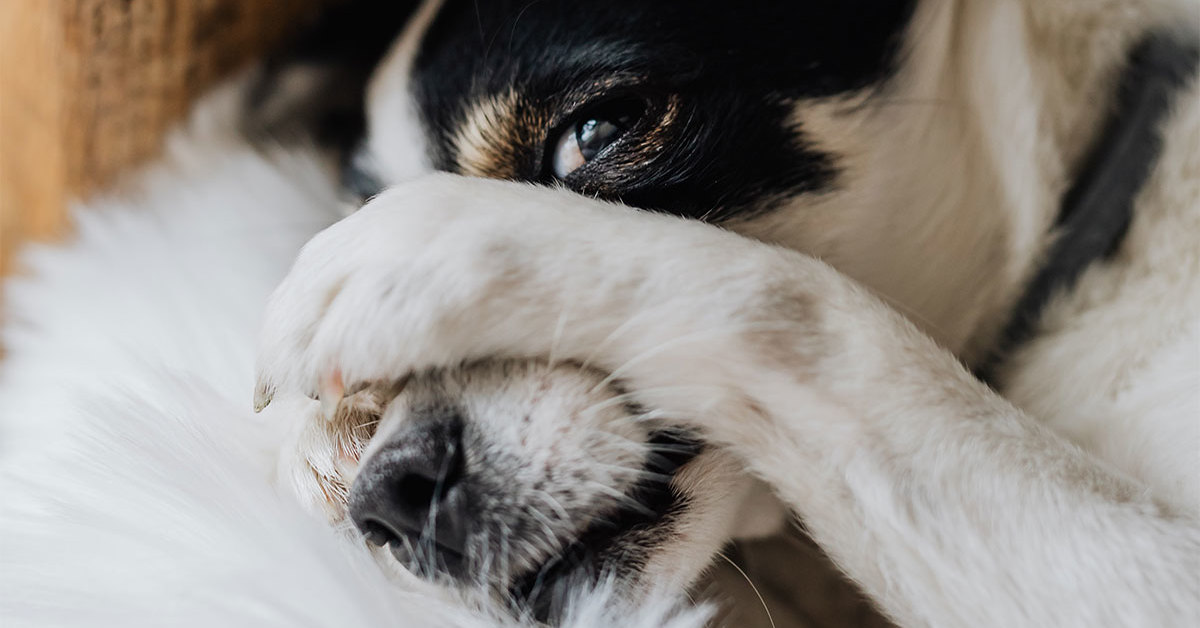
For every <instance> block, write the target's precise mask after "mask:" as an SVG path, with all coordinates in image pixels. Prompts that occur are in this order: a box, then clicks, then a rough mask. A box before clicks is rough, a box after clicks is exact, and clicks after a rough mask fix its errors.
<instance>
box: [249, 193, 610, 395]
mask: <svg viewBox="0 0 1200 628" xmlns="http://www.w3.org/2000/svg"><path fill="white" fill-rule="evenodd" d="M563 197H565V199H566V201H567V203H566V204H567V205H570V204H571V201H575V204H578V201H584V204H585V205H586V204H588V203H590V202H588V201H586V199H580V198H579V197H573V196H572V195H568V194H566V193H563V192H556V191H551V190H535V189H534V188H532V187H531V186H528V185H521V184H513V183H503V182H496V181H485V180H478V179H466V178H462V177H453V176H448V175H437V176H431V177H427V178H425V179H422V180H419V181H416V182H413V183H409V184H407V185H404V186H400V187H398V188H394V189H392V190H390V191H388V192H386V193H384V194H382V195H380V196H379V197H377V198H375V199H374V200H372V201H371V202H370V203H368V204H367V205H366V206H365V207H364V208H363V209H362V210H360V211H359V212H358V213H356V214H354V215H352V216H350V217H348V218H346V219H345V220H343V221H341V222H339V223H338V224H336V225H334V226H332V227H330V228H329V229H327V230H326V231H324V232H322V233H321V234H319V235H317V236H316V237H315V238H314V239H313V240H312V241H311V242H309V243H308V244H307V245H306V246H305V247H304V249H303V250H302V251H301V253H300V255H299V257H298V259H297V260H296V263H295V264H294V266H293V267H292V269H291V271H290V273H289V274H288V276H287V277H286V278H285V279H284V281H283V283H282V284H281V285H280V286H279V288H278V289H277V290H276V291H275V293H274V295H272V298H271V300H270V303H269V304H268V308H267V314H266V317H265V322H264V327H263V332H262V335H261V338H260V346H259V362H258V373H259V379H258V387H257V391H256V405H257V407H259V408H260V409H261V407H263V406H265V405H266V403H268V402H269V401H270V399H271V398H272V396H273V394H274V392H275V391H276V390H277V389H281V388H282V389H290V390H296V391H299V392H303V393H305V394H308V395H310V396H314V397H316V396H319V395H320V393H321V391H322V389H325V390H327V391H331V390H333V391H336V389H337V388H338V387H339V386H340V385H341V383H343V382H344V383H346V385H347V386H349V387H354V386H357V385H359V384H362V383H365V382H374V381H380V380H388V379H393V380H394V379H397V378H399V377H401V376H403V375H404V374H406V373H408V372H411V371H413V370H415V369H421V368H426V367H434V366H441V365H446V364H453V363H458V362H461V361H464V360H469V359H472V358H477V357H492V356H495V355H527V356H537V355H544V354H547V353H549V352H550V351H549V350H550V348H551V347H550V346H549V344H548V343H549V342H550V340H551V337H552V336H553V332H554V327H555V322H556V318H557V317H559V316H563V315H569V314H570V313H569V312H568V311H566V310H569V309H570V308H569V307H567V306H568V304H567V303H565V301H564V296H565V295H564V290H566V287H565V286H564V285H563V281H564V280H565V279H567V278H570V279H571V280H572V282H575V283H580V282H581V283H584V284H587V283H594V282H595V281H596V280H597V279H603V278H600V277H595V276H594V273H590V272H588V269H589V268H595V264H596V262H595V261H594V260H592V261H589V259H588V258H589V256H590V254H591V253H592V252H594V251H595V250H596V247H589V246H586V245H581V246H576V247H573V248H571V249H570V250H566V249H565V248H564V244H565V243H564V242H563V241H562V240H561V239H559V238H558V237H557V234H558V233H561V232H563V231H569V230H571V227H570V226H569V225H568V224H565V223H564V218H566V219H568V220H569V218H570V216H569V212H570V211H571V208H569V207H568V208H566V209H564V208H563V207H562V206H561V205H562V204H561V203H556V202H555V201H561V200H562V198H563ZM593 204H594V203H593ZM591 209H592V210H593V211H595V208H591ZM585 222H586V221H585ZM337 392H339V393H340V392H341V391H337ZM350 392H353V391H350Z"/></svg>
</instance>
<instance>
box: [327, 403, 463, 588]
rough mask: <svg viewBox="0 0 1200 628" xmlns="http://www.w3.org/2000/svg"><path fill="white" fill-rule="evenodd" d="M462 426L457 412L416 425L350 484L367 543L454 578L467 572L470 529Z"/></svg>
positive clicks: (424, 419) (406, 429)
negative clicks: (465, 566) (388, 548)
mask: <svg viewBox="0 0 1200 628" xmlns="http://www.w3.org/2000/svg"><path fill="white" fill-rule="evenodd" d="M462 431H463V421H462V419H461V418H460V417H458V416H455V415H450V416H447V417H436V418H435V417H422V418H421V419H420V420H417V421H413V422H411V423H409V424H408V425H406V426H404V427H403V428H401V429H400V431H398V432H397V433H396V434H394V435H392V436H391V437H390V438H389V439H388V441H387V442H386V443H385V444H384V445H383V447H382V448H381V449H380V450H379V451H377V452H375V454H374V455H372V456H371V457H370V459H369V460H367V462H366V464H364V465H363V467H362V469H361V470H360V471H359V473H358V477H357V478H355V480H354V485H353V487H351V490H350V518H351V519H352V520H353V521H354V525H356V526H358V529H359V530H360V531H361V532H362V533H363V535H364V536H366V537H367V540H368V541H370V542H371V543H374V544H376V545H390V546H391V549H392V552H393V553H396V554H397V556H398V557H401V555H403V557H404V558H405V559H407V561H408V562H415V563H416V564H417V566H419V567H421V568H422V569H431V570H432V571H436V572H442V573H446V574H448V575H451V576H454V577H461V576H462V575H463V573H462V572H463V569H464V565H463V562H464V561H463V557H464V555H465V554H466V543H467V538H468V534H469V532H470V530H469V524H470V519H469V512H468V508H469V504H467V501H468V499H469V497H468V495H467V490H466V488H465V487H464V482H463V472H464V465H463V443H462ZM433 559H436V563H434V562H432V561H433Z"/></svg>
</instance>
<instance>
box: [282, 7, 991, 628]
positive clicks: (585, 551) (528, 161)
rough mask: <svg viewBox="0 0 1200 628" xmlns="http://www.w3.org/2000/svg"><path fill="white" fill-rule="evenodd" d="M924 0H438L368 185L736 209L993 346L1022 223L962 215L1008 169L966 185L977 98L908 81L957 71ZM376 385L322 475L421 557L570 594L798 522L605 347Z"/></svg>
mask: <svg viewBox="0 0 1200 628" xmlns="http://www.w3.org/2000/svg"><path fill="white" fill-rule="evenodd" d="M915 4H916V3H915V2H912V1H898V0H853V1H850V0H846V1H839V2H770V3H749V4H746V3H743V4H736V3H734V4H731V3H729V2H726V1H720V2H716V1H690V0H689V1H674V0H670V1H668V0H663V1H656V2H644V1H642V0H636V1H635V0H602V1H576V0H536V1H533V2H529V1H527V0H521V1H513V2H509V1H506V0H493V1H488V2H471V1H468V0H443V1H441V2H437V1H432V2H425V3H423V4H421V6H419V7H415V8H414V11H413V13H412V14H411V15H406V16H405V22H404V24H405V25H404V27H403V32H402V34H401V35H400V36H399V37H398V38H397V39H395V41H394V42H393V43H392V44H391V45H390V48H389V49H388V51H387V53H386V54H382V50H383V47H379V50H380V52H381V54H382V57H381V60H380V62H379V63H378V66H377V68H376V69H375V70H374V72H373V73H372V74H371V75H370V76H371V78H370V81H369V82H364V83H363V87H362V93H363V95H364V97H363V107H362V111H363V112H365V118H364V120H363V121H362V124H357V125H350V128H351V129H361V130H362V133H361V134H358V135H353V136H351V137H348V138H342V140H343V141H340V142H339V146H340V147H342V148H344V149H346V152H345V165H346V169H345V172H346V177H345V180H346V182H347V186H348V187H349V188H352V189H354V190H357V191H358V193H360V194H362V195H363V196H367V195H370V194H372V193H374V192H375V191H378V190H380V189H382V188H384V187H386V186H388V185H390V184H394V183H397V182H399V181H402V180H405V179H408V178H412V177H414V176H418V175H420V174H422V173H425V172H429V171H434V170H444V171H450V172H456V173H460V174H465V175H471V176H480V177H493V178H503V179H511V180H520V181H529V182H535V183H542V184H546V185H556V186H562V187H565V188H568V189H570V190H574V191H577V192H578V193H580V194H585V195H589V196H597V197H601V198H605V199H610V200H614V201H617V202H620V203H624V204H628V205H632V206H636V207H639V208H644V209H649V210H655V211H663V212H669V213H672V214H677V215H682V216H686V217H690V218H695V219H698V220H705V221H710V222H715V223H720V224H722V225H724V226H726V227H728V228H730V229H733V230H735V231H739V232H741V233H744V234H746V235H748V236H751V237H756V238H760V239H764V240H768V241H772V242H776V243H781V244H784V245H786V246H790V247H792V248H796V249H799V250H803V251H806V252H810V253H814V254H818V255H821V256H822V257H824V258H825V259H827V260H829V261H831V262H832V263H833V264H834V265H835V266H838V267H839V268H840V269H842V270H843V271H845V272H847V273H849V274H851V275H853V276H855V277H857V278H858V279H860V280H862V281H863V282H865V283H867V284H869V285H871V286H872V287H875V288H876V289H877V290H879V291H880V292H881V293H882V294H884V295H885V296H887V297H888V298H890V299H892V300H893V301H894V302H896V303H897V304H900V305H901V306H903V307H906V308H907V309H909V310H910V311H915V312H916V314H917V317H918V318H919V319H922V320H923V321H924V322H926V323H928V324H929V329H930V331H931V332H932V333H934V334H935V336H937V337H938V338H939V340H941V341H942V342H943V343H944V344H947V345H948V346H950V347H951V348H953V349H955V350H959V351H961V352H969V351H970V349H971V345H972V343H975V342H977V338H976V337H975V336H974V335H975V334H978V333H981V332H980V330H983V332H982V333H984V335H986V333H988V330H989V325H991V323H989V322H988V321H986V320H984V319H985V314H984V313H986V312H989V311H992V309H994V308H990V307H988V304H990V303H993V302H995V301H997V300H1002V298H1008V297H1007V296H1005V295H999V294H993V293H991V292H989V290H991V289H992V288H989V286H1002V285H1004V282H1001V281H997V282H991V283H986V284H985V283H981V282H980V281H979V278H980V277H981V276H982V275H985V274H987V275H994V273H995V272H997V269H998V267H999V266H1001V263H1000V261H1001V260H1003V259H1004V257H1005V253H1004V250H1005V249H1004V247H1006V246H1007V245H1008V243H1007V242H1006V241H1005V239H1004V237H997V236H998V234H1000V235H1002V234H1004V233H1006V230H1005V228H1004V225H1003V223H1004V221H1005V220H1008V218H1007V217H1003V216H990V215H986V214H981V215H979V216H976V217H975V218H974V219H972V220H966V221H964V220H961V219H960V220H956V221H954V222H953V226H951V222H950V221H948V220H946V215H945V212H948V211H957V210H958V208H959V207H960V206H961V205H962V204H963V203H967V202H969V200H970V199H969V198H968V195H969V194H970V193H973V191H974V190H976V189H978V188H980V186H977V185H966V184H965V183H963V184H962V185H959V184H957V183H955V184H947V183H946V182H947V181H949V180H954V179H955V177H956V176H958V175H956V174H955V173H961V172H968V171H971V168H972V164H970V163H967V161H968V160H967V158H966V157H964V156H963V155H962V154H960V153H958V152H956V151H955V150H950V149H948V148H947V147H948V146H950V145H952V144H954V140H959V139H962V138H961V137H952V136H954V135H955V134H956V133H958V132H960V131H961V128H962V126H961V125H962V120H961V119H955V118H953V116H952V115H951V116H947V113H946V112H945V111H944V110H941V109H938V108H937V107H936V106H934V105H932V104H930V103H928V102H925V103H922V102H916V101H914V102H906V100H905V99H906V98H911V97H912V95H913V94H914V93H918V94H919V93H921V92H922V90H926V91H929V90H936V88H937V86H936V85H934V84H932V83H930V81H929V79H930V77H938V76H942V75H943V74H945V69H944V68H942V69H938V68H936V67H933V66H936V65H937V63H938V62H939V60H944V58H943V57H939V56H938V55H936V54H934V53H933V52H930V50H931V49H925V48H922V49H919V48H918V47H916V46H914V45H912V44H911V42H910V37H909V33H911V32H912V31H913V30H914V25H917V24H924V25H926V26H928V27H929V32H927V33H926V34H927V35H928V36H929V37H931V38H932V39H934V40H936V39H937V37H936V35H938V32H937V31H936V30H935V29H934V28H933V27H934V26H936V25H937V24H939V23H940V22H939V15H940V14H939V9H938V7H936V6H935V7H932V8H930V7H928V6H925V5H922V6H920V7H918V6H915ZM932 4H934V5H937V4H938V3H932ZM363 19H371V15H370V13H366V14H364V17H363ZM943 43H944V42H943ZM929 45H930V46H934V47H936V46H937V45H939V44H937V42H936V41H935V42H934V43H933V44H929ZM334 74H336V73H334ZM939 168H941V169H943V171H944V172H942V173H941V174H940V175H939V176H938V177H933V176H927V175H930V174H931V172H932V170H931V169H939ZM926 182H928V183H926ZM939 186H940V187H939ZM899 229H903V230H905V231H906V233H905V235H904V236H902V237H900V236H898V234H897V230H899ZM956 229H965V231H962V230H958V231H956ZM933 286H936V287H933ZM947 295H949V299H947ZM991 327H994V325H991ZM359 395H360V397H361V398H360V400H359V403H357V405H355V404H351V405H352V407H356V408H358V409H359V410H358V411H354V412H345V413H342V414H341V415H339V418H338V419H337V420H336V421H334V422H333V423H330V424H319V425H311V426H308V427H307V428H306V430H307V431H306V432H305V434H304V435H302V438H301V445H300V447H299V448H298V450H297V452H298V454H299V456H300V459H299V461H298V462H297V463H296V464H295V465H293V470H294V472H295V477H296V478H298V483H299V484H300V485H301V486H302V487H304V488H303V489H302V490H304V491H307V492H308V493H310V494H311V495H312V496H314V497H315V498H316V499H315V501H317V502H319V503H321V504H324V505H327V506H329V507H330V512H331V514H333V515H334V516H335V517H344V516H346V515H348V516H349V518H350V519H351V520H352V521H353V522H354V524H355V525H356V526H357V528H358V529H359V530H360V531H361V532H362V533H363V534H364V535H365V537H366V538H367V539H368V540H369V541H371V542H372V543H374V544H376V545H380V546H386V547H387V548H388V554H389V555H390V556H391V557H392V559H394V560H397V561H399V562H400V563H401V564H403V565H405V566H408V567H409V568H410V569H411V570H413V571H416V572H418V573H422V574H425V575H427V576H430V577H435V578H444V579H445V580H446V581H447V582H450V583H456V584H457V585H459V586H469V587H482V588H483V589H485V590H488V591H490V592H493V593H494V592H496V591H501V592H504V593H506V594H510V595H511V598H512V599H515V600H518V601H522V600H524V601H525V602H529V603H530V604H531V605H532V606H533V607H537V608H539V610H542V611H546V612H549V611H551V610H552V607H553V606H554V605H555V603H556V601H558V600H560V599H561V596H560V594H561V593H563V592H564V591H566V590H567V588H568V587H569V585H570V584H572V583H574V582H577V581H578V580H579V579H581V578H582V579H587V580H593V581H594V580H595V578H597V577H603V576H610V577H615V578H617V579H618V581H619V582H620V583H623V584H624V585H626V586H625V588H626V589H627V590H629V591H634V590H636V589H637V588H638V587H639V586H650V585H663V586H671V587H685V586H687V585H688V584H689V583H691V582H693V581H694V580H695V578H696V577H697V576H698V574H699V573H701V572H702V570H703V569H704V568H705V566H706V565H707V564H708V563H709V562H710V560H711V557H712V556H713V555H714V554H715V553H716V552H717V551H719V549H720V547H721V545H722V544H723V543H724V542H726V541H727V540H728V539H729V538H731V537H733V536H737V535H739V534H758V533H762V532H764V531H767V530H769V529H771V528H772V527H775V526H777V525H778V523H779V522H780V521H781V520H782V517H781V513H782V511H781V510H780V509H779V507H778V506H777V505H775V504H774V502H773V501H772V500H770V499H769V498H763V495H762V494H761V493H762V490H761V487H757V486H756V484H755V483H754V482H753V481H752V480H751V479H749V478H748V477H746V476H745V474H744V473H743V472H742V471H741V469H740V466H739V465H738V464H737V463H736V461H733V460H730V459H729V458H728V457H727V456H726V455H725V454H724V453H723V452H720V451H715V450H713V449H711V448H706V447H705V446H704V444H703V443H700V442H697V441H696V440H695V439H694V438H693V437H692V435H690V434H688V433H686V432H680V431H673V430H669V429H668V430H665V431H649V430H648V429H647V427H646V426H647V425H648V423H647V422H644V421H639V420H638V419H639V417H640V415H642V414H644V413H647V412H654V409H653V408H643V407H640V406H639V405H638V404H637V399H636V391H623V390H621V388H620V383H619V382H613V381H610V380H609V378H608V377H607V376H606V375H605V374H603V373H596V372H593V371H591V370H589V369H587V368H585V367H581V366H580V365H570V364H567V365H563V364H560V365H553V366H552V365H548V364H544V363H511V362H502V363H483V364H475V365H470V366H467V367H464V368H463V369H461V370H453V371H440V372H435V373H427V374H422V375H419V376H415V377H413V378H411V379H410V380H408V381H407V382H405V383H404V385H403V386H402V387H397V388H391V387H387V388H384V389H380V390H374V391H363V392H361V393H359ZM668 418H669V417H668ZM663 424H666V425H669V421H668V422H665V423H664V422H661V421H656V422H654V423H653V425H663Z"/></svg>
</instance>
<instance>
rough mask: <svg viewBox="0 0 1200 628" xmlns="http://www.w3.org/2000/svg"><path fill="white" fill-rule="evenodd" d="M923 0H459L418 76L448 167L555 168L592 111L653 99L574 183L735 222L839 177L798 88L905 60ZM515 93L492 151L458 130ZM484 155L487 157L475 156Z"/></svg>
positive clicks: (814, 93)
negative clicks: (556, 155) (475, 109)
mask: <svg viewBox="0 0 1200 628" xmlns="http://www.w3.org/2000/svg"><path fill="white" fill-rule="evenodd" d="M913 4H914V3H913V2H912V1H911V0H903V1H882V0H827V1H822V2H760V3H736V4H731V3H729V2H727V1H714V0H708V1H687V0H655V1H654V2H646V1H644V0H582V1H568V0H540V1H533V2H530V1H528V0H521V1H519V2H518V1H512V0H492V1H489V2H475V1H469V0H448V2H447V3H446V4H445V5H444V6H443V7H442V10H441V12H440V13H439V14H438V16H437V18H436V19H435V20H434V22H433V23H432V24H431V26H430V28H429V30H428V32H427V33H426V35H425V38H424V40H423V43H422V47H421V52H420V54H419V55H418V58H417V60H416V64H415V68H414V77H413V86H414V95H415V97H416V98H417V101H418V107H419V109H420V111H421V114H422V116H423V118H424V122H425V124H426V126H427V129H428V139H429V141H430V146H431V152H432V155H431V157H432V161H433V163H434V165H435V167H437V168H439V169H443V170H449V171H455V172H474V173H478V172H480V171H482V172H484V173H486V174H488V176H498V177H501V178H510V179H518V180H529V181H546V182H548V181H550V180H551V179H552V177H551V176H550V174H549V166H548V163H547V156H548V153H549V151H550V150H551V149H552V148H553V145H552V143H553V141H554V139H555V138H556V137H557V134H558V133H561V132H564V130H567V131H569V129H570V127H571V125H572V123H573V122H574V121H576V120H578V118H577V115H582V114H586V112H587V111H588V110H589V108H591V107H594V106H601V107H603V106H604V105H605V104H606V103H612V102H613V101H614V100H616V101H622V102H628V103H630V104H632V105H635V106H638V107H641V108H643V109H644V110H645V115H643V116H642V119H641V120H640V121H639V122H637V123H636V124H635V125H634V126H633V128H632V129H630V131H629V132H627V133H626V135H625V136H623V138H622V140H619V141H623V142H625V144H624V145H621V146H616V145H614V146H613V149H614V150H610V151H608V152H609V153H610V155H611V159H607V158H606V159H605V160H603V161H604V162H605V163H604V164H600V163H595V164H591V163H589V164H588V165H587V166H584V167H583V168H580V169H579V170H578V171H576V173H574V174H572V175H570V176H568V177H567V178H566V180H565V183H566V184H567V185H568V186H570V187H572V188H573V189H576V190H578V191H580V192H583V193H586V194H590V195H596V196H600V197H603V198H609V199H616V200H620V201H621V202H624V203H626V204H629V205H633V206H638V207H644V208H650V209H658V210H664V211H669V212H672V213H676V214H680V215H684V216H691V217H697V218H706V219H711V220H720V219H723V218H728V217H730V216H732V215H734V214H738V213H741V212H745V211H748V210H749V211H752V210H762V209H766V208H767V207H769V205H770V203H771V201H773V200H777V199H779V198H783V197H790V196H794V195H795V194H798V193H803V192H816V191H822V190H827V189H830V188H832V187H834V186H836V183H837V172H838V171H837V159H836V156H834V155H829V154H826V153H823V152H821V151H820V150H819V149H818V148H817V147H814V146H811V145H810V144H809V143H808V142H807V141H806V139H805V136H804V130H803V129H802V128H799V127H798V126H797V125H796V124H795V123H794V122H793V121H791V120H790V116H791V111H792V103H794V102H795V101H796V100H797V99H805V98H819V97H823V96H830V95H834V94H839V93H843V92H847V91H850V90H855V89H859V88H863V87H866V86H869V85H872V84H875V83H878V82H880V81H881V80H883V79H885V78H886V77H887V76H889V75H890V73H891V72H892V69H893V66H894V63H895V56H896V50H897V44H898V42H899V40H900V34H901V32H902V31H903V29H904V27H905V26H906V25H907V23H908V20H909V17H910V16H911V13H912V5H913ZM496 98H501V99H503V98H510V99H515V100H513V102H512V108H513V110H514V111H513V114H514V115H512V116H511V117H509V118H508V119H506V120H503V121H502V122H501V123H502V124H503V125H504V126H505V127H506V128H500V129H496V130H495V134H496V135H497V136H498V139H497V144H499V145H498V146H494V147H491V150H489V151H488V152H487V155H486V159H487V160H488V161H489V162H491V163H488V164H482V165H481V164H470V166H471V167H467V164H464V163H463V162H462V159H463V157H464V156H463V155H460V154H458V153H457V152H456V149H455V146H454V142H453V138H454V136H455V134H456V133H458V132H459V130H460V129H461V127H462V125H463V123H464V120H465V119H466V117H467V116H468V115H469V111H470V110H471V108H472V106H474V105H476V104H478V103H481V102H486V101H487V100H488V99H496ZM471 157H473V158H474V157H477V156H476V155H472V156H471Z"/></svg>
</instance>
